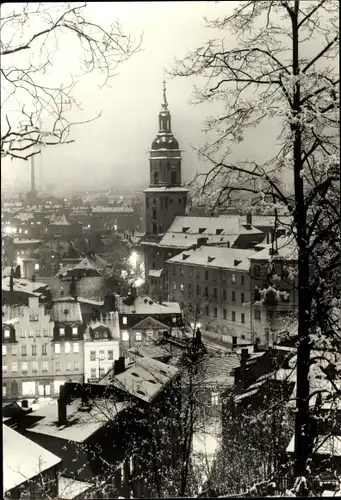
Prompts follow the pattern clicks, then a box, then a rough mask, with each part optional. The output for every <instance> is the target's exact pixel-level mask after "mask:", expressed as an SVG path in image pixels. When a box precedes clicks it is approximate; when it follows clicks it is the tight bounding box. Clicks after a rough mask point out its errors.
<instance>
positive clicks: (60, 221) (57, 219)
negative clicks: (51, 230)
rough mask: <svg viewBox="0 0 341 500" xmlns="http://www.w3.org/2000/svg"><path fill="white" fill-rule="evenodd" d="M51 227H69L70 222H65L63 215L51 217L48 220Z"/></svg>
mask: <svg viewBox="0 0 341 500" xmlns="http://www.w3.org/2000/svg"><path fill="white" fill-rule="evenodd" d="M50 225H51V226H70V225H71V224H70V222H68V221H67V220H66V217H65V215H56V216H53V217H51V220H50Z"/></svg>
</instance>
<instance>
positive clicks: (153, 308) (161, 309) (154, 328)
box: [117, 292, 183, 352]
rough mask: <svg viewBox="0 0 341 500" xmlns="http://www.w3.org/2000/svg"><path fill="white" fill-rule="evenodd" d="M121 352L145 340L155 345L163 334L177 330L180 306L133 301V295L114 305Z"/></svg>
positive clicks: (151, 301)
mask: <svg viewBox="0 0 341 500" xmlns="http://www.w3.org/2000/svg"><path fill="white" fill-rule="evenodd" d="M117 309H118V313H119V322H120V334H121V349H122V352H124V351H126V350H128V349H129V348H131V347H134V346H138V345H139V344H140V343H142V342H145V341H146V340H149V341H150V342H153V341H157V340H159V339H160V338H162V337H163V335H164V333H165V332H166V333H170V332H172V331H174V330H177V329H179V328H181V326H182V324H183V319H182V313H181V309H180V305H179V304H178V303H176V302H156V301H154V300H152V299H151V298H150V297H147V296H141V297H136V295H135V292H134V293H133V294H132V295H131V296H128V297H126V298H119V299H118V301H117Z"/></svg>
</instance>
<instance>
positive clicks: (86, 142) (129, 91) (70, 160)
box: [2, 2, 275, 189]
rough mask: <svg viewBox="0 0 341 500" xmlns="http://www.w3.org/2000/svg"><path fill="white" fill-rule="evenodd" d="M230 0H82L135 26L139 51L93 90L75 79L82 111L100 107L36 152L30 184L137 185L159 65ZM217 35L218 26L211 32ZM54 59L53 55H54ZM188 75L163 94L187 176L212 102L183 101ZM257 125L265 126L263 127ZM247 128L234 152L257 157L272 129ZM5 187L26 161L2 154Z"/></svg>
mask: <svg viewBox="0 0 341 500" xmlns="http://www.w3.org/2000/svg"><path fill="white" fill-rule="evenodd" d="M234 6H235V2H219V3H215V2H139V3H133V2H125V3H120V2H112V3H111V2H108V3H94V2H90V4H89V6H88V11H89V15H90V18H91V19H92V20H93V21H96V22H98V23H101V24H102V25H103V26H105V25H106V23H108V21H114V20H115V19H118V20H120V21H121V23H122V25H123V28H124V30H125V31H126V32H128V33H130V34H131V35H132V36H136V37H137V36H138V35H139V34H140V33H141V32H142V31H143V32H144V38H143V46H142V48H143V51H141V52H140V53H138V54H135V55H134V56H133V57H132V58H131V59H130V60H129V61H128V62H126V63H124V64H123V65H122V66H120V68H119V75H118V76H117V77H115V78H114V79H113V80H112V81H111V88H103V89H102V90H100V89H99V88H98V86H97V85H96V83H97V82H94V81H93V80H91V79H89V78H88V79H85V80H84V81H81V82H80V83H79V84H78V87H77V93H76V96H77V98H79V99H80V100H81V102H82V107H83V109H84V118H85V117H88V116H94V115H96V113H98V112H99V111H100V110H103V113H102V116H101V118H100V119H99V120H97V121H96V122H95V123H91V124H86V125H82V126H78V127H77V128H75V129H74V130H73V133H72V137H73V138H74V139H75V141H76V142H75V143H74V144H71V145H63V146H59V147H54V148H47V149H46V150H45V151H44V152H43V154H42V156H41V158H37V160H36V165H37V177H38V179H37V180H38V187H39V184H40V182H41V175H42V182H43V184H44V185H46V184H48V183H54V184H55V185H56V186H58V187H62V188H65V189H66V188H70V186H74V187H75V188H78V189H79V188H84V189H89V188H92V189H95V188H96V187H98V188H99V189H102V188H108V187H115V186H116V187H129V186H131V187H143V186H145V185H147V183H148V178H149V163H148V150H149V148H150V145H151V143H152V141H153V139H154V137H155V135H156V133H157V131H158V130H157V127H158V120H157V115H158V112H159V109H160V103H161V98H162V80H163V78H164V68H169V67H170V65H171V63H172V62H173V60H174V57H178V58H180V57H182V56H184V55H185V54H186V52H187V51H188V50H190V49H192V48H195V47H197V46H200V44H202V43H203V42H205V41H207V40H208V39H209V38H211V37H213V36H214V35H215V34H214V32H213V31H212V30H209V29H208V28H205V27H204V21H203V17H204V16H207V17H209V18H215V17H219V16H221V15H226V14H228V13H230V12H231V11H232V10H233V7H234ZM217 35H218V36H219V33H218V34H217ZM69 49H70V48H69V47H67V46H64V47H63V44H62V45H61V50H60V54H59V55H60V57H61V60H62V64H63V67H62V69H61V71H62V72H63V71H65V74H67V73H69V72H70V71H71V70H72V65H73V60H72V51H71V52H70V50H69ZM59 64H60V62H59ZM194 83H200V82H198V81H196V80H195V79H194V80H193V79H187V78H180V79H174V80H171V81H169V82H168V84H167V98H168V103H169V109H170V111H171V114H172V129H173V133H174V135H175V137H176V138H177V140H178V141H179V144H180V147H181V149H182V150H183V178H184V180H189V179H190V178H191V177H192V176H193V175H194V174H195V173H196V171H197V170H198V169H199V170H203V169H205V168H206V166H205V165H200V164H199V160H198V158H197V155H196V153H195V152H194V151H193V150H192V148H191V145H193V146H200V145H201V144H202V143H203V142H204V141H205V137H204V134H203V133H202V124H203V120H204V118H205V116H207V115H208V114H210V113H214V108H209V107H208V106H207V105H204V106H193V105H190V104H189V103H188V101H189V99H190V97H191V93H192V89H193V84H194ZM264 127H265V128H264ZM264 127H262V128H261V129H260V130H253V131H250V133H248V134H247V135H246V138H245V141H244V142H243V143H242V144H241V145H239V147H238V149H236V155H237V157H239V158H240V159H245V158H246V157H247V158H248V159H254V160H258V161H261V160H263V159H266V157H268V156H269V148H270V147H271V143H272V142H273V139H274V138H275V132H274V130H273V129H272V128H271V127H270V128H269V127H268V128H266V124H265V125H264ZM2 179H3V185H4V186H5V187H11V186H13V185H15V184H16V185H17V186H19V185H20V188H23V189H28V188H29V181H30V175H29V163H27V162H22V161H17V160H14V161H12V162H10V161H7V160H6V161H3V162H2Z"/></svg>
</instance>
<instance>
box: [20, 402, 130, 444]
mask: <svg viewBox="0 0 341 500" xmlns="http://www.w3.org/2000/svg"><path fill="white" fill-rule="evenodd" d="M126 404H127V403H126V402H118V401H111V400H110V399H105V400H104V399H98V400H96V401H95V404H94V405H93V407H92V409H91V410H90V411H87V412H82V411H79V407H80V406H81V400H80V399H75V400H74V401H72V402H71V403H70V404H68V405H67V407H66V414H67V420H68V425H67V426H63V425H62V426H58V425H57V420H58V402H57V401H56V400H54V401H51V402H50V403H49V404H47V405H44V406H43V407H42V408H40V409H38V410H37V411H36V412H34V415H37V416H42V417H45V418H43V419H42V420H40V421H39V422H37V423H36V424H33V425H32V426H31V427H30V428H29V429H28V430H29V432H34V433H38V434H44V435H47V436H54V437H56V438H60V439H65V440H68V441H75V442H78V443H82V442H84V441H85V440H86V439H88V438H89V437H90V436H92V435H93V434H94V433H95V432H97V431H98V430H99V429H100V428H101V427H103V426H105V425H106V424H107V423H108V418H110V419H112V418H114V416H115V415H117V414H118V413H119V412H120V411H121V410H122V409H123V408H125V407H126ZM108 415H110V417H108Z"/></svg>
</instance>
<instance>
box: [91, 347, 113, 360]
mask: <svg viewBox="0 0 341 500" xmlns="http://www.w3.org/2000/svg"><path fill="white" fill-rule="evenodd" d="M104 359H105V351H104V350H101V351H99V352H98V356H97V352H96V351H90V361H96V360H100V361H104ZM107 359H109V360H113V359H114V351H113V350H112V349H109V350H108V351H107Z"/></svg>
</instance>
